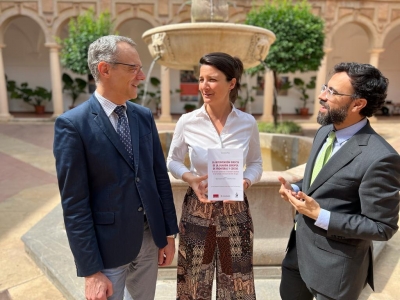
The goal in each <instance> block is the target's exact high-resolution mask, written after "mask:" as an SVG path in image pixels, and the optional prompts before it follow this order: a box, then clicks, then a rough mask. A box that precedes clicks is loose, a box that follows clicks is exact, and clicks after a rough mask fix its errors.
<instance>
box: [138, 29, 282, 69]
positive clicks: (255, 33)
mask: <svg viewBox="0 0 400 300" xmlns="http://www.w3.org/2000/svg"><path fill="white" fill-rule="evenodd" d="M275 38H276V37H275V34H274V33H273V32H272V31H270V30H267V29H264V28H261V27H256V26H251V25H243V24H232V23H211V22H200V23H181V24H172V25H165V26H160V27H156V28H152V29H150V30H147V31H146V32H144V33H143V35H142V39H143V40H144V42H145V43H146V44H147V45H148V48H149V51H150V54H151V56H152V57H153V58H154V59H156V58H158V60H157V62H158V63H159V64H161V65H163V66H165V67H168V68H172V69H178V70H194V69H195V68H196V67H197V66H198V62H199V59H200V58H201V57H202V56H203V55H204V54H206V53H209V52H225V53H228V54H230V55H232V56H237V57H239V58H240V59H241V60H242V62H243V65H244V68H245V69H248V68H251V67H255V66H257V65H259V64H260V62H261V61H264V59H265V58H266V57H267V54H268V51H269V48H270V46H271V44H273V42H274V41H275Z"/></svg>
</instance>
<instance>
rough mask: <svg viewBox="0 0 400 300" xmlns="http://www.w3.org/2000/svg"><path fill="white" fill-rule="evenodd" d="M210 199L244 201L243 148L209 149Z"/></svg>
mask: <svg viewBox="0 0 400 300" xmlns="http://www.w3.org/2000/svg"><path fill="white" fill-rule="evenodd" d="M208 200H216V201H218V200H219V201H222V200H233V201H243V149H225V148H224V149H208Z"/></svg>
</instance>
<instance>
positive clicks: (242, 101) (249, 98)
mask: <svg viewBox="0 0 400 300" xmlns="http://www.w3.org/2000/svg"><path fill="white" fill-rule="evenodd" d="M242 88H244V90H245V92H244V95H243V96H242V93H240V94H239V95H238V100H239V107H238V109H240V110H241V111H246V107H247V103H249V102H253V101H254V97H253V95H252V91H253V90H257V87H252V88H248V87H247V83H242Z"/></svg>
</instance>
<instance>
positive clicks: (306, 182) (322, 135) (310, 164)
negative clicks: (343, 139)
mask: <svg viewBox="0 0 400 300" xmlns="http://www.w3.org/2000/svg"><path fill="white" fill-rule="evenodd" d="M332 128H333V126H325V127H322V128H320V129H319V131H318V132H317V135H316V136H315V138H314V141H313V147H312V148H311V152H310V158H309V159H308V161H307V164H306V169H305V170H304V179H303V187H305V188H303V190H307V189H308V188H309V186H310V181H311V176H312V171H313V168H314V164H315V161H316V159H317V157H318V153H319V151H320V150H321V147H322V145H323V144H324V143H325V140H326V138H327V136H328V134H329V132H330V131H331V130H332Z"/></svg>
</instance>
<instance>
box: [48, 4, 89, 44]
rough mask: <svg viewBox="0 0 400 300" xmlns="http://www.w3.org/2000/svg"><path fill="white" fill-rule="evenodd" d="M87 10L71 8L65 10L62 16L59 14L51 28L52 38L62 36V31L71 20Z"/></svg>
mask: <svg viewBox="0 0 400 300" xmlns="http://www.w3.org/2000/svg"><path fill="white" fill-rule="evenodd" d="M86 11H87V9H84V8H78V9H76V8H75V7H71V8H69V9H66V10H64V11H63V12H62V13H61V14H59V15H58V16H57V18H56V20H55V21H54V24H53V26H52V27H51V29H50V30H51V33H52V36H53V37H54V36H60V33H61V30H62V29H63V27H64V26H65V24H66V23H68V22H69V20H70V19H72V18H76V17H78V16H79V15H80V14H82V13H84V12H86Z"/></svg>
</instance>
